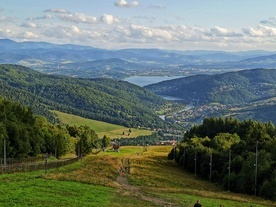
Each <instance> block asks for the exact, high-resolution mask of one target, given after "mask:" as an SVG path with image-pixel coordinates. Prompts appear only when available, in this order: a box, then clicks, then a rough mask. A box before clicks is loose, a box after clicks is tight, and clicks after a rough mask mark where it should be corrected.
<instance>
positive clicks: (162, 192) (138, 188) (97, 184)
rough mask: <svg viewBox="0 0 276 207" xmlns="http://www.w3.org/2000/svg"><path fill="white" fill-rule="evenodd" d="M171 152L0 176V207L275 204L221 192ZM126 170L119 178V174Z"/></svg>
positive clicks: (155, 149) (123, 153)
mask: <svg viewBox="0 0 276 207" xmlns="http://www.w3.org/2000/svg"><path fill="white" fill-rule="evenodd" d="M171 148H172V147H171V146H152V147H147V148H145V147H138V146H136V147H121V149H120V152H119V153H118V152H113V151H112V150H111V149H109V150H107V151H106V152H100V153H99V154H98V155H88V156H86V157H84V158H83V159H82V160H80V161H78V162H77V163H74V164H71V165H68V166H64V167H62V168H59V169H52V170H49V171H48V172H47V174H45V172H44V171H37V172H32V173H21V174H13V175H1V176H0V192H1V196H0V206H45V207H46V206H53V207H55V206H66V207H79V206H83V207H86V206H87V207H90V206H91V207H94V206H95V207H98V206H101V207H105V206H107V207H109V206H110V207H111V206H115V207H119V206H125V207H134V206H135V207H137V206H143V207H144V206H150V207H151V206H173V207H192V206H193V204H194V203H195V201H196V200H197V199H200V200H201V203H202V206H204V207H218V206H219V205H223V206H224V207H226V206H230V207H244V206H248V207H249V206H253V207H265V206H267V207H268V206H270V207H272V206H276V202H271V201H265V200H263V199H261V198H258V197H254V196H247V195H239V194H234V193H230V192H225V191H223V190H222V189H220V188H219V187H217V186H216V185H214V184H211V183H209V182H206V181H202V180H200V179H199V178H195V177H194V176H193V175H192V174H190V173H188V172H185V171H184V170H183V169H181V168H179V167H178V166H176V165H175V164H174V163H173V162H172V161H169V160H168V159H167V154H168V152H169V151H170V150H171ZM124 167H127V169H126V171H125V172H120V171H119V170H120V169H121V168H122V169H124Z"/></svg>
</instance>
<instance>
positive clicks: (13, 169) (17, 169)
mask: <svg viewBox="0 0 276 207" xmlns="http://www.w3.org/2000/svg"><path fill="white" fill-rule="evenodd" d="M78 160H79V158H78V157H76V158H72V159H66V160H58V161H51V162H48V161H47V160H43V159H38V160H36V162H21V163H20V162H18V161H17V162H9V163H12V164H9V165H8V164H7V165H6V166H4V165H3V164H2V160H1V164H2V169H1V171H0V174H5V173H7V174H12V173H22V172H31V171H37V170H45V172H47V170H48V169H52V168H60V167H62V166H65V165H68V164H71V163H74V162H77V161H78ZM7 163H8V162H7Z"/></svg>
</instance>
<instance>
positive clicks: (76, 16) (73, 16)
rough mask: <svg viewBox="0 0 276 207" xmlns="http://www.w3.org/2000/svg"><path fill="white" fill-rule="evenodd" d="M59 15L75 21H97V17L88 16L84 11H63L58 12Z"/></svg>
mask: <svg viewBox="0 0 276 207" xmlns="http://www.w3.org/2000/svg"><path fill="white" fill-rule="evenodd" d="M57 17H58V18H59V19H61V20H63V21H69V22H74V23H89V24H92V23H97V17H93V16H88V15H85V14H82V13H75V14H72V13H63V14H58V15H57Z"/></svg>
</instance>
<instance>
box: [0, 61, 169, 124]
mask: <svg viewBox="0 0 276 207" xmlns="http://www.w3.org/2000/svg"><path fill="white" fill-rule="evenodd" d="M0 86H1V87H2V90H1V91H0V93H1V95H2V96H4V97H9V98H10V99H13V100H15V101H19V102H23V103H24V105H28V106H29V107H31V108H33V107H34V108H35V107H38V106H37V105H39V108H43V110H49V109H52V110H60V111H62V112H66V113H72V114H76V115H79V116H82V117H85V118H91V119H95V120H100V121H106V122H109V123H115V124H120V125H124V126H138V125H139V126H146V127H153V128H155V127H157V126H164V124H165V123H164V121H163V120H162V119H161V118H159V117H158V116H157V115H156V114H155V112H154V109H155V108H158V106H159V105H162V104H164V103H165V102H166V101H165V100H164V99H162V98H161V97H159V96H156V95H155V94H153V93H152V92H150V91H148V90H146V89H143V88H141V87H138V86H136V85H133V84H130V83H128V82H124V81H116V80H112V79H103V78H98V79H77V78H70V77H65V76H54V75H47V74H43V73H40V72H37V71H34V70H32V69H30V68H27V67H24V66H18V65H0ZM40 102H41V103H40Z"/></svg>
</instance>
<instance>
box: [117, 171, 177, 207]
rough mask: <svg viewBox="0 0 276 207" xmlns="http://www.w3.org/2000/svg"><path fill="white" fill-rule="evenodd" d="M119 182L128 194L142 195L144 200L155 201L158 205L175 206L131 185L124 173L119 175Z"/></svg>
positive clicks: (164, 206)
mask: <svg viewBox="0 0 276 207" xmlns="http://www.w3.org/2000/svg"><path fill="white" fill-rule="evenodd" d="M117 183H119V184H120V185H121V186H122V188H123V190H124V191H127V192H126V193H127V194H131V195H135V196H137V197H140V198H141V199H142V200H145V201H149V202H152V203H154V204H156V205H158V206H162V207H172V206H174V205H173V204H172V203H169V202H167V201H164V200H162V199H160V198H156V197H150V196H146V195H144V194H143V192H142V191H141V189H140V188H139V187H136V186H133V185H130V184H129V183H128V180H127V177H126V176H124V175H121V174H120V175H119V176H118V177H117Z"/></svg>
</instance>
